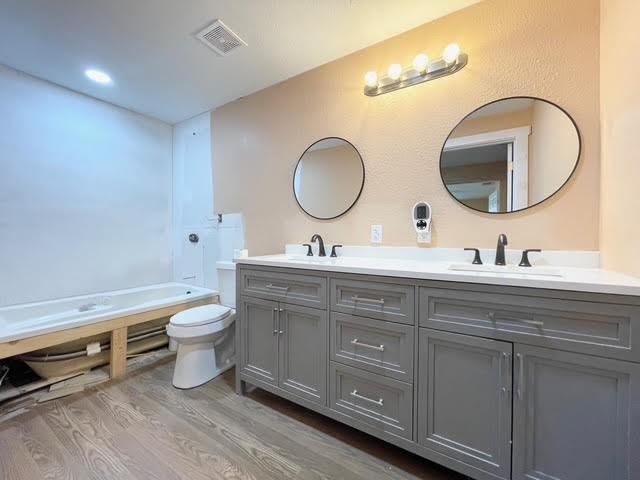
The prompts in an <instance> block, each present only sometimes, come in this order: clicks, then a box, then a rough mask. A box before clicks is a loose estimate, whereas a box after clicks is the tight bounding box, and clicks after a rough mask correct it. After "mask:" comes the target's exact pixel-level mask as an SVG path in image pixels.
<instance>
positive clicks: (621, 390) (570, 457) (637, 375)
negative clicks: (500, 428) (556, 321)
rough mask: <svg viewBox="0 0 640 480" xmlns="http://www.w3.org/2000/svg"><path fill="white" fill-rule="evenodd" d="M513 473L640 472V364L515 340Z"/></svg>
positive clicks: (596, 479) (620, 479) (596, 475)
mask: <svg viewBox="0 0 640 480" xmlns="http://www.w3.org/2000/svg"><path fill="white" fill-rule="evenodd" d="M514 369H515V370H514V388H515V395H514V417H513V418H514V430H513V462H514V465H513V478H514V479H517V480H525V479H526V480H549V479H554V480H604V479H607V480H631V479H637V478H640V400H639V399H640V385H639V384H640V365H638V364H634V363H628V362H622V361H618V360H609V359H604V358H598V357H592V356H587V355H581V354H576V353H568V352H562V351H557V350H550V349H546V348H538V347H531V346H525V345H520V344H516V345H515V363H514Z"/></svg>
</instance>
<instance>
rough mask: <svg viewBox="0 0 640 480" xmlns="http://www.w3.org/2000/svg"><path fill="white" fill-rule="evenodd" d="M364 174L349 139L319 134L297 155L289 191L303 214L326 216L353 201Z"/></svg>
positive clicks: (342, 211)
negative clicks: (319, 135)
mask: <svg viewBox="0 0 640 480" xmlns="http://www.w3.org/2000/svg"><path fill="white" fill-rule="evenodd" d="M364 177H365V173H364V162H363V161H362V156H361V155H360V152H358V150H357V149H356V147H354V146H353V144H351V142H349V141H347V140H345V139H344V138H339V137H327V138H323V139H321V140H318V141H317V142H314V143H313V144H311V145H310V146H309V147H308V148H307V149H306V150H305V151H304V152H303V153H302V155H301V156H300V159H299V160H298V163H297V165H296V169H295V171H294V173H293V195H294V197H295V199H296V202H298V205H300V208H301V209H302V210H304V212H305V213H306V214H307V215H309V216H311V217H313V218H317V219H320V220H330V219H333V218H337V217H339V216H341V215H344V214H345V213H347V212H348V211H349V210H350V209H351V208H352V207H353V206H354V205H355V204H356V202H357V201H358V199H359V198H360V194H361V193H362V189H363V188H364Z"/></svg>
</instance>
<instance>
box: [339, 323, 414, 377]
mask: <svg viewBox="0 0 640 480" xmlns="http://www.w3.org/2000/svg"><path fill="white" fill-rule="evenodd" d="M413 340H414V327H413V326H408V325H400V324H398V323H391V322H384V321H382V320H373V319H370V318H362V317H356V316H354V315H346V314H344V313H332V314H331V360H333V361H335V362H340V363H344V364H347V365H351V366H353V367H358V368H361V369H363V370H367V371H369V372H372V373H377V374H380V375H385V376H387V377H392V378H395V379H397V380H402V381H403V382H408V383H413V348H414V344H413Z"/></svg>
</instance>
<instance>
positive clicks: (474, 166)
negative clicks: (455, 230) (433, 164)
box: [440, 97, 580, 213]
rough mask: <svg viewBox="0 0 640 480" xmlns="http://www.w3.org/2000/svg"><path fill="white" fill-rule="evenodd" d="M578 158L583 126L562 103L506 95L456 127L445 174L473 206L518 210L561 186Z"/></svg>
mask: <svg viewBox="0 0 640 480" xmlns="http://www.w3.org/2000/svg"><path fill="white" fill-rule="evenodd" d="M579 157H580V134H579V132H578V128H577V127H576V124H575V122H574V121H573V119H572V118H571V117H570V116H569V114H567V112H565V111H564V110H563V109H562V108H560V107H558V106H557V105H555V104H553V103H551V102H548V101H546V100H542V99H540V98H534V97H513V98H505V99H502V100H497V101H495V102H491V103H488V104H487V105H484V106H482V107H480V108H478V109H477V110H474V111H473V112H471V113H470V114H469V115H467V116H466V117H465V118H463V119H462V121H461V122H460V123H459V124H458V125H457V126H456V127H455V128H454V129H453V130H452V131H451V133H450V134H449V136H448V137H447V140H446V142H445V144H444V146H443V148H442V153H441V155H440V175H441V176H442V181H443V183H444V185H445V187H446V188H447V190H448V191H449V193H450V194H451V195H452V196H453V197H454V198H455V199H456V200H458V201H459V202H460V203H462V204H463V205H466V206H467V207H469V208H473V209H474V210H478V211H481V212H487V213H509V212H517V211H519V210H524V209H525V208H529V207H532V206H534V205H537V204H538V203H540V202H543V201H544V200H546V199H547V198H549V197H551V196H552V195H553V194H554V193H556V192H557V191H558V190H560V189H561V188H562V187H563V186H564V184H565V183H567V181H568V180H569V178H570V177H571V175H572V174H573V172H574V171H575V169H576V166H577V165H578V159H579Z"/></svg>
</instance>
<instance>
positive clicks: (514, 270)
mask: <svg viewBox="0 0 640 480" xmlns="http://www.w3.org/2000/svg"><path fill="white" fill-rule="evenodd" d="M449 270H456V271H463V272H483V273H501V274H507V275H527V276H540V277H562V276H563V275H562V272H561V271H560V270H559V269H557V268H552V267H518V266H517V265H504V266H503V265H474V264H472V263H454V264H451V265H449Z"/></svg>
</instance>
